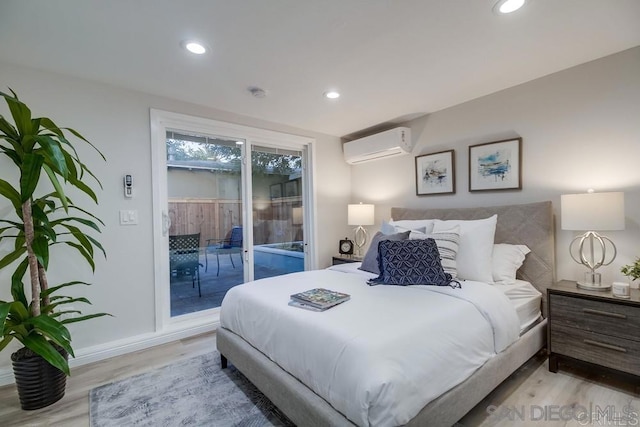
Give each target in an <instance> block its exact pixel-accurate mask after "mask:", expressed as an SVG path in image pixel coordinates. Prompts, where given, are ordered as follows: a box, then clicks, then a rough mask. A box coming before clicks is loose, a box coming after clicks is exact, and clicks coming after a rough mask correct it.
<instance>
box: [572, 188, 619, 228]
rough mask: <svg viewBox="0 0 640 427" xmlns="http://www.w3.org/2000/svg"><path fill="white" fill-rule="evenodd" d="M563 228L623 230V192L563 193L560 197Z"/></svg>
mask: <svg viewBox="0 0 640 427" xmlns="http://www.w3.org/2000/svg"><path fill="white" fill-rule="evenodd" d="M560 202H561V213H560V215H561V218H562V229H563V230H581V231H605V230H624V193H623V192H611V193H582V194H565V195H562V196H561V197H560Z"/></svg>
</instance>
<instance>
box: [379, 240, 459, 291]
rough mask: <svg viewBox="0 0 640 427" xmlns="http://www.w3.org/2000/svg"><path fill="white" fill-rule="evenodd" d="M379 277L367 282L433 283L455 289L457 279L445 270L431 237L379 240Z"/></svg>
mask: <svg viewBox="0 0 640 427" xmlns="http://www.w3.org/2000/svg"><path fill="white" fill-rule="evenodd" d="M378 267H379V269H380V276H378V277H377V278H375V279H371V280H369V282H368V283H369V284H370V285H377V284H384V285H400V286H407V285H435V286H451V287H452V288H459V287H460V282H458V281H456V280H453V279H452V278H451V275H450V274H449V273H445V272H444V270H443V268H442V263H441V262H440V253H439V252H438V246H437V245H436V242H435V240H433V239H430V238H429V239H418V240H401V241H391V240H383V241H381V242H380V243H379V244H378Z"/></svg>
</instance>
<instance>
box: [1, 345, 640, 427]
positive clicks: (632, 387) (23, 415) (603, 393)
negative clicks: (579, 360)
mask: <svg viewBox="0 0 640 427" xmlns="http://www.w3.org/2000/svg"><path fill="white" fill-rule="evenodd" d="M213 349H215V334H214V333H210V334H203V335H199V336H196V337H192V338H187V339H183V340H180V341H175V342H172V343H169V344H165V345H162V346H158V347H154V348H151V349H147V350H142V351H139V352H136V353H131V354H128V355H124V356H120V357H116V358H112V359H108V360H104V361H101V362H96V363H93V364H90V365H85V366H81V367H78V368H74V369H73V370H72V373H73V375H72V376H71V377H70V378H69V379H68V382H67V392H66V395H65V397H64V398H62V400H60V401H59V402H57V403H56V404H54V405H52V406H50V407H48V408H44V409H39V410H36V411H22V410H21V409H20V404H19V402H18V397H17V393H16V391H15V386H13V385H11V386H6V387H2V388H0V426H3V427H10V426H21V427H24V426H64V427H72V426H88V425H89V397H88V396H89V390H91V389H92V388H94V387H97V386H99V385H102V384H108V383H110V382H113V381H117V380H119V379H122V378H127V377H129V376H132V375H137V374H140V373H143V372H146V371H149V370H152V369H155V368H158V367H161V366H164V365H167V364H169V363H172V362H175V361H177V360H181V359H186V358H190V357H193V356H197V355H200V354H204V353H207V352H210V351H212V350H213ZM635 380H637V378H636V379H635ZM635 380H633V379H629V377H621V376H617V375H614V374H603V373H601V372H596V371H594V370H592V369H589V368H588V367H580V366H578V367H573V366H568V365H561V369H560V371H559V372H558V373H557V374H553V373H551V372H549V371H548V370H547V364H546V357H545V356H544V355H542V354H540V355H538V356H536V357H534V358H533V359H531V360H530V361H529V362H527V364H525V365H524V366H523V367H522V368H520V370H518V371H517V372H516V373H514V374H513V375H512V376H511V377H509V378H508V379H507V380H506V381H505V382H504V383H502V384H501V385H500V386H499V387H498V388H497V389H496V390H494V392H493V393H491V394H490V395H489V396H487V398H485V399H484V400H483V401H482V402H480V403H479V404H478V405H477V406H476V407H475V408H474V409H473V410H471V412H469V413H468V414H467V415H466V416H465V417H464V418H463V419H462V420H460V422H459V423H458V426H464V427H467V426H482V427H488V426H538V427H542V426H580V425H640V383H638V381H635ZM578 405H580V406H585V407H589V405H591V407H592V408H594V409H598V408H600V409H601V410H605V409H606V408H609V409H610V410H611V411H612V412H611V414H612V415H613V412H614V411H617V412H621V411H622V410H623V407H624V406H625V405H631V406H632V407H633V408H634V410H635V411H636V412H637V413H638V418H637V419H636V421H638V423H636V424H632V423H628V424H622V423H620V422H618V423H617V424H616V423H614V422H611V421H609V422H608V423H604V422H602V423H600V424H597V423H595V422H594V423H592V424H584V423H580V422H578V421H577V420H567V421H564V420H561V417H566V416H568V415H570V411H571V409H567V408H576V407H577V406H578ZM596 405H597V408H596ZM488 408H489V409H495V410H496V411H498V413H499V414H503V415H505V416H504V417H502V418H500V417H498V416H496V415H495V414H494V415H490V414H488ZM556 408H557V409H556ZM509 410H510V411H509ZM555 420H558V421H555ZM596 421H597V420H596Z"/></svg>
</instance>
